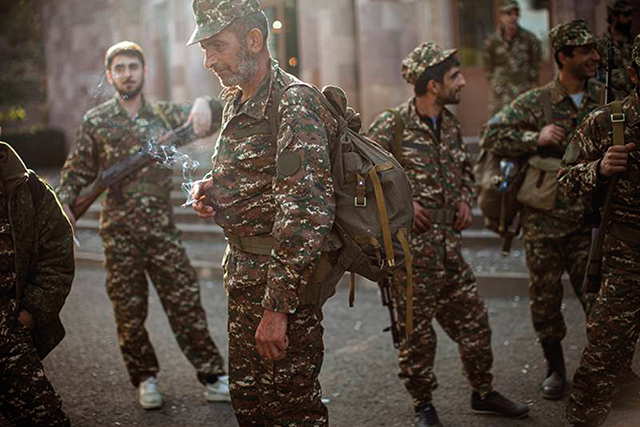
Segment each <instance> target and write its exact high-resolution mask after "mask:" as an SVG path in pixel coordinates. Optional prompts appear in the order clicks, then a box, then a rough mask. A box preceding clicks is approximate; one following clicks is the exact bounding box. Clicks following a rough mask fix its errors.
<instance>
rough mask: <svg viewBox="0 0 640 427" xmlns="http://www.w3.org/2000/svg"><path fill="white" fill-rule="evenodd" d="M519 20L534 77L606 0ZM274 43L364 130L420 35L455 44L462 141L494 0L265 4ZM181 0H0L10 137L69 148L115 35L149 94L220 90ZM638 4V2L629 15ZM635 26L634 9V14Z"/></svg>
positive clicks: (401, 85)
mask: <svg viewBox="0 0 640 427" xmlns="http://www.w3.org/2000/svg"><path fill="white" fill-rule="evenodd" d="M518 2H519V3H520V6H521V18H520V23H521V25H522V26H523V27H525V28H527V29H529V30H530V31H532V32H534V33H535V34H536V35H537V36H538V37H539V38H540V39H541V40H542V41H543V46H544V65H543V71H542V76H541V82H546V81H548V80H549V79H551V77H552V76H553V73H554V65H553V60H552V58H551V55H550V53H549V48H548V39H547V33H548V30H549V28H550V27H552V26H553V25H555V24H557V23H560V22H562V21H565V20H570V19H575V18H583V19H585V20H586V21H587V22H588V23H589V25H590V26H591V28H592V29H593V31H594V32H595V33H596V34H597V35H600V34H602V33H603V32H604V31H605V27H606V6H605V4H606V0H518ZM261 3H262V5H263V8H264V9H265V12H266V13H267V15H268V17H269V20H270V23H271V28H272V37H271V40H270V49H271V52H272V56H273V57H275V58H277V60H278V61H279V62H280V64H281V65H282V66H283V68H285V69H286V70H287V71H289V72H291V73H293V74H295V75H297V76H299V77H301V78H302V79H303V80H305V81H308V82H311V83H313V84H315V85H317V86H319V87H322V86H324V85H327V84H334V85H338V86H341V87H343V88H344V89H345V90H346V91H347V94H348V96H349V99H350V102H351V104H353V105H354V106H356V107H357V108H358V109H359V110H360V111H361V112H362V115H363V119H364V123H365V125H368V124H369V123H370V122H371V120H372V119H373V118H374V117H375V115H377V114H378V113H379V112H380V111H382V110H384V109H386V108H389V107H391V106H395V105H397V104H399V103H401V102H403V101H404V100H405V99H407V98H408V97H409V96H411V93H412V90H411V87H409V86H408V85H407V84H405V82H404V81H403V80H402V78H401V76H400V72H399V70H400V62H401V60H402V59H403V58H404V57H405V56H406V55H407V53H408V52H409V51H410V50H411V49H412V48H413V47H415V46H416V45H417V44H418V43H421V42H422V41H427V40H431V41H435V42H436V43H438V44H440V45H442V46H443V47H457V48H458V49H459V51H460V58H461V61H462V70H463V73H464V75H465V77H466V79H467V88H466V89H465V90H464V92H463V96H462V99H463V101H462V103H461V104H460V105H459V106H458V107H457V113H458V115H459V117H460V119H461V121H462V124H463V133H464V135H465V136H467V137H468V138H469V139H473V138H474V137H475V136H476V135H477V131H478V128H479V126H480V125H481V124H483V123H484V122H485V121H486V120H487V101H488V91H489V86H488V82H487V81H486V78H485V76H484V73H483V71H482V67H481V50H482V42H483V40H484V39H485V38H486V37H487V36H488V35H489V34H490V33H491V32H492V31H494V29H495V27H496V24H497V19H498V12H497V10H498V0H329V1H327V0H262V1H261ZM190 4H191V2H190V1H188V0H55V1H54V0H0V62H1V64H2V72H1V73H0V126H2V128H3V130H4V133H5V138H3V139H8V138H6V134H10V135H13V134H25V133H27V134H29V133H34V132H42V131H44V130H47V129H53V130H54V132H55V131H58V133H59V134H60V135H62V136H64V138H65V141H66V143H65V144H66V146H67V148H69V146H70V145H71V144H72V140H73V138H72V136H73V131H74V129H75V128H76V127H77V126H78V125H79V124H80V122H81V118H82V116H83V114H84V113H85V112H86V111H87V110H88V109H89V108H91V107H93V106H96V105H98V104H100V103H101V102H103V101H104V100H106V99H108V98H109V97H111V96H112V95H113V92H112V90H111V88H110V86H109V85H108V83H107V82H106V80H105V78H104V66H103V58H104V52H105V50H106V49H107V48H108V47H109V46H111V45H112V44H114V43H116V42H118V41H121V40H125V39H126V40H132V41H136V42H138V43H140V44H141V45H142V46H143V48H144V49H145V50H146V53H147V63H148V66H149V75H148V78H147V83H146V89H145V93H146V95H147V97H148V98H150V99H168V100H174V101H179V102H180V101H187V100H192V99H195V98H196V97H197V96H199V95H202V94H210V95H217V94H218V93H219V91H220V86H219V83H218V81H217V78H216V77H215V76H214V75H212V74H211V73H210V72H208V71H206V70H204V68H203V66H202V54H201V51H200V49H199V47H198V46H191V47H186V46H185V43H186V40H187V39H188V38H189V35H190V33H191V31H192V30H193V27H194V21H193V17H192V14H191V6H190ZM639 12H640V8H637V9H636V14H637V13H639ZM634 22H635V25H636V27H637V26H638V25H639V24H640V16H636V19H635V20H634Z"/></svg>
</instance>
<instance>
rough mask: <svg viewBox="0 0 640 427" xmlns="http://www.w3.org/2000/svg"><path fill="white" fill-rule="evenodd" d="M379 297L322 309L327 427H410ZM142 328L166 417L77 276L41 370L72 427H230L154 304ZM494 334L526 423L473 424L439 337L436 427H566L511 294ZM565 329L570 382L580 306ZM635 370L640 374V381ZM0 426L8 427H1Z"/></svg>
mask: <svg viewBox="0 0 640 427" xmlns="http://www.w3.org/2000/svg"><path fill="white" fill-rule="evenodd" d="M378 298H379V297H378V293H377V290H376V289H375V288H372V287H367V286H364V287H361V288H359V289H358V290H357V293H356V305H355V307H354V308H349V307H348V303H347V293H346V289H345V287H344V286H341V288H340V290H339V292H338V294H337V295H336V296H334V297H333V298H332V299H331V300H329V301H328V303H327V305H326V306H325V321H324V325H325V328H326V331H325V346H326V355H325V362H324V366H323V370H322V374H321V377H320V379H321V383H322V386H323V395H324V398H325V399H326V401H327V406H328V408H329V414H330V422H331V425H333V426H408V425H412V424H411V423H412V408H411V402H410V399H409V396H408V394H407V393H406V391H405V389H404V386H403V384H402V383H401V381H400V380H399V379H398V378H397V376H396V371H397V361H396V353H395V350H394V348H393V347H392V344H391V337H390V335H389V334H388V333H385V332H382V329H383V328H384V327H385V326H387V324H388V318H387V312H386V309H384V308H383V307H382V306H381V305H380V302H379V299H378ZM202 299H203V304H204V307H205V309H206V311H207V315H208V321H209V325H210V329H211V331H212V335H213V337H214V339H215V341H216V343H217V344H218V346H219V347H220V348H221V349H222V353H223V355H225V358H226V354H227V340H226V336H225V329H226V297H225V295H224V290H223V288H222V285H221V284H220V283H219V282H213V281H202ZM150 300H151V302H150V309H149V318H148V320H147V327H148V330H149V333H150V337H151V341H152V342H153V344H154V346H155V349H156V352H157V355H158V359H159V361H160V365H161V367H162V371H161V373H160V376H159V384H160V387H161V390H162V392H163V394H164V397H165V404H164V406H163V408H162V409H160V410H155V411H144V410H142V409H140V408H139V406H138V404H137V396H136V390H135V388H133V387H132V385H131V384H130V382H129V379H128V376H127V374H126V371H125V368H124V364H123V362H122V360H121V357H120V353H119V350H118V348H117V340H116V332H115V326H114V321H113V314H112V310H111V305H110V303H109V300H108V298H107V296H106V294H105V291H104V272H103V271H101V270H79V271H78V272H77V275H76V280H75V283H74V286H73V289H72V292H71V294H70V295H69V298H68V300H67V303H66V305H65V307H64V309H63V312H62V318H63V322H64V324H65V327H66V329H67V337H66V338H65V340H64V341H63V342H62V343H61V344H60V346H59V347H58V348H56V349H55V350H54V351H53V352H52V353H51V355H50V356H49V357H47V359H46V360H45V363H44V364H45V369H46V372H47V376H48V377H49V378H50V380H51V381H52V383H53V384H54V386H55V388H56V390H57V391H58V393H59V394H60V395H61V396H62V398H63V400H64V409H65V410H66V411H67V413H68V414H69V416H70V418H71V420H72V423H73V425H75V426H147V425H158V426H205V425H206V426H236V425H237V424H236V422H235V419H234V415H233V410H232V408H231V406H230V404H225V403H216V404H210V403H207V402H206V401H205V400H204V398H203V395H202V387H201V386H200V385H199V383H198V382H197V380H196V378H195V373H194V371H193V369H192V368H191V366H190V365H189V363H188V362H187V360H186V358H185V357H184V356H183V355H182V354H181V352H180V350H179V348H178V346H177V344H176V342H175V340H174V338H173V336H172V334H171V332H170V329H169V325H168V322H167V320H166V316H165V315H164V313H163V311H162V308H161V306H160V303H159V300H158V298H157V295H156V294H155V292H151V298H150ZM485 302H486V304H487V307H488V310H489V316H490V322H491V325H492V328H493V337H492V343H493V349H494V356H495V362H494V369H493V373H494V375H495V388H496V389H497V390H498V391H500V392H501V393H503V394H504V395H505V396H508V397H510V398H512V399H514V400H517V401H520V402H526V403H527V404H528V405H529V406H530V408H531V409H530V416H529V417H528V418H526V419H523V420H505V419H501V418H498V417H494V416H480V415H475V414H473V413H472V412H471V409H470V406H469V394H470V393H469V388H468V385H467V383H466V380H465V379H464V377H463V375H462V373H461V365H460V361H459V358H458V355H457V351H456V347H455V345H454V344H453V342H452V341H451V340H450V339H449V338H448V337H447V336H446V334H444V332H443V331H442V330H441V329H440V328H437V333H438V339H439V343H438V350H437V358H436V367H435V369H436V374H437V376H438V381H439V384H440V386H439V388H438V390H437V391H436V392H435V398H434V404H435V405H436V407H437V409H438V412H439V415H440V418H441V421H442V422H443V424H444V425H446V426H519V427H520V426H521V427H528V426H545V427H554V426H564V425H566V423H565V422H564V404H563V402H550V401H546V400H543V399H541V398H540V396H539V391H538V387H539V383H540V381H541V380H542V378H543V376H544V374H545V369H546V368H545V366H544V363H543V361H542V359H541V350H540V347H539V345H538V344H537V343H536V338H535V335H534V333H533V329H532V327H531V323H530V318H529V310H528V303H527V297H526V296H525V295H513V294H512V293H510V291H509V289H508V288H505V289H504V292H502V293H501V294H498V295H496V294H495V292H492V293H491V294H490V295H487V297H486V298H485ZM564 315H565V318H566V320H567V323H568V325H569V327H568V334H567V337H566V338H565V340H564V342H563V345H564V349H565V354H566V358H567V362H568V371H569V373H573V371H574V370H575V368H576V365H577V361H578V358H579V356H580V354H581V351H582V348H583V347H584V345H585V341H586V339H585V332H584V328H585V321H584V316H583V314H582V313H581V309H580V306H579V304H578V303H577V301H576V300H575V298H571V297H568V298H566V304H565V307H564ZM638 365H639V364H638V362H637V361H636V363H635V368H636V371H640V367H639V366H638ZM0 425H3V423H2V422H0ZM606 425H607V426H621V427H630V426H637V425H640V408H638V409H635V410H634V409H629V408H626V409H616V410H614V411H613V413H612V414H611V416H610V417H609V420H608V423H607V424H606Z"/></svg>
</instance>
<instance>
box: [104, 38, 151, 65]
mask: <svg viewBox="0 0 640 427" xmlns="http://www.w3.org/2000/svg"><path fill="white" fill-rule="evenodd" d="M121 53H125V54H129V55H134V56H137V57H138V58H139V59H140V62H141V63H142V65H144V50H142V47H140V45H139V44H138V43H134V42H130V41H127V40H125V41H121V42H118V43H116V44H114V45H113V46H111V47H110V48H109V49H107V52H106V53H105V54H104V66H105V68H109V67H111V62H113V58H115V57H116V56H118V55H120V54H121Z"/></svg>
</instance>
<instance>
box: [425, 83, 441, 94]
mask: <svg viewBox="0 0 640 427" xmlns="http://www.w3.org/2000/svg"><path fill="white" fill-rule="evenodd" d="M427 92H428V93H433V94H434V95H437V94H438V93H439V92H440V85H438V82H436V81H435V80H433V79H431V80H429V82H428V83H427Z"/></svg>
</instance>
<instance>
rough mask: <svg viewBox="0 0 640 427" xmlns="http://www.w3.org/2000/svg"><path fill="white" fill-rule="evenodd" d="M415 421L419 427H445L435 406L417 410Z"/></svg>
mask: <svg viewBox="0 0 640 427" xmlns="http://www.w3.org/2000/svg"><path fill="white" fill-rule="evenodd" d="M414 420H415V422H416V426H417V427H443V425H442V424H440V420H439V419H438V413H437V412H436V408H434V407H433V405H427V406H423V407H422V408H420V409H416V414H415V415H414Z"/></svg>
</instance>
